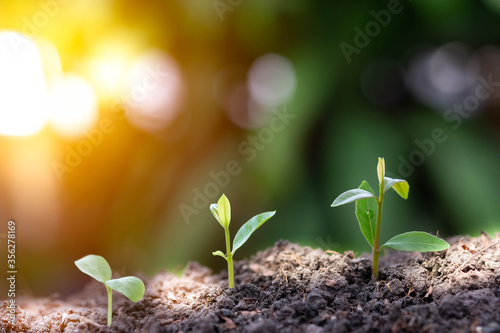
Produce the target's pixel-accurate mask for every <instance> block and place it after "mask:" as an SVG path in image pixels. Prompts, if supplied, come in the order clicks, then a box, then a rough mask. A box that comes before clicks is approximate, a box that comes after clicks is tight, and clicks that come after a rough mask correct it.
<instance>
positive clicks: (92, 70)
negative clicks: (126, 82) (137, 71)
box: [87, 31, 138, 102]
mask: <svg viewBox="0 0 500 333" xmlns="http://www.w3.org/2000/svg"><path fill="white" fill-rule="evenodd" d="M136 39H137V38H136V37H135V36H134V34H133V33H126V32H123V31H118V32H115V33H112V34H111V35H109V36H107V37H104V38H103V39H102V40H101V41H100V42H98V43H97V45H96V47H95V49H94V51H93V52H92V54H91V56H90V59H89V61H88V63H87V64H88V66H87V68H88V75H89V77H90V79H91V81H92V84H93V86H94V87H96V92H97V95H98V96H99V97H100V99H102V100H104V101H106V102H109V101H114V100H116V99H117V98H119V96H120V95H121V94H122V92H123V84H122V81H123V79H124V77H125V74H126V73H127V72H128V71H129V68H130V66H131V64H132V62H133V59H134V53H135V51H134V50H135V48H136V45H137V44H138V42H137V41H136Z"/></svg>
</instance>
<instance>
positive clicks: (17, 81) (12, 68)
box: [0, 31, 48, 136]
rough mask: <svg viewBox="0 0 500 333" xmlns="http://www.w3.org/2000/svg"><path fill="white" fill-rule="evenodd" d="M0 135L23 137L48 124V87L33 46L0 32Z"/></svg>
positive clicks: (13, 33)
mask: <svg viewBox="0 0 500 333" xmlns="http://www.w3.org/2000/svg"><path fill="white" fill-rule="evenodd" d="M0 73H1V75H0V135H11V136H26V135H32V134H35V133H37V132H38V131H40V130H41V129H42V128H43V127H44V126H45V123H46V121H47V99H48V98H47V97H48V96H47V87H46V84H45V76H44V73H43V67H42V60H41V57H40V52H39V50H38V48H37V46H36V44H35V43H34V42H33V41H32V40H30V39H28V38H26V37H24V36H23V35H21V34H19V33H16V32H10V31H5V32H0Z"/></svg>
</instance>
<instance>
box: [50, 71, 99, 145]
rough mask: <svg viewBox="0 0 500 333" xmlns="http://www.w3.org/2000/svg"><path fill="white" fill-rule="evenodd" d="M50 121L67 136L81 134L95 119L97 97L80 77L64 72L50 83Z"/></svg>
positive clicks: (58, 130) (59, 131)
mask: <svg viewBox="0 0 500 333" xmlns="http://www.w3.org/2000/svg"><path fill="white" fill-rule="evenodd" d="M50 115H51V118H50V121H51V124H52V126H53V127H54V129H55V130H56V131H57V132H58V133H60V134H62V135H64V136H68V137H75V136H79V135H81V133H82V132H84V131H85V130H88V129H89V128H91V127H92V126H93V125H94V124H95V123H96V120H97V99H96V96H95V93H94V90H93V89H92V87H91V86H90V85H89V84H88V83H87V82H86V81H85V80H84V79H83V78H81V77H78V76H76V75H72V74H65V75H64V76H61V77H59V78H54V79H53V80H52V81H51V85H50Z"/></svg>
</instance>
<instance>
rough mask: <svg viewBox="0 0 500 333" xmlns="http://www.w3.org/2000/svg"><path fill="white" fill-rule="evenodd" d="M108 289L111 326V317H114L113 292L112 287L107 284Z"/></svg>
mask: <svg viewBox="0 0 500 333" xmlns="http://www.w3.org/2000/svg"><path fill="white" fill-rule="evenodd" d="M106 290H107V291H108V326H111V319H112V317H113V293H112V291H111V288H110V287H108V286H106Z"/></svg>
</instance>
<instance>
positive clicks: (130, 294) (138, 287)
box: [106, 276, 146, 302]
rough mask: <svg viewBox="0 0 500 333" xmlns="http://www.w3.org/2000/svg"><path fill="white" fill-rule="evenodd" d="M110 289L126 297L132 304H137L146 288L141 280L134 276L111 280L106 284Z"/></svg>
mask: <svg viewBox="0 0 500 333" xmlns="http://www.w3.org/2000/svg"><path fill="white" fill-rule="evenodd" d="M106 285H107V286H108V287H110V288H111V289H113V290H115V291H117V292H119V293H122V294H123V295H125V296H127V298H128V299H129V300H131V301H132V302H137V301H139V300H140V299H142V298H143V297H144V291H145V290H146V287H145V286H144V282H142V280H141V279H139V278H136V277H135V276H124V277H121V278H119V279H113V280H109V281H107V282H106Z"/></svg>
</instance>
